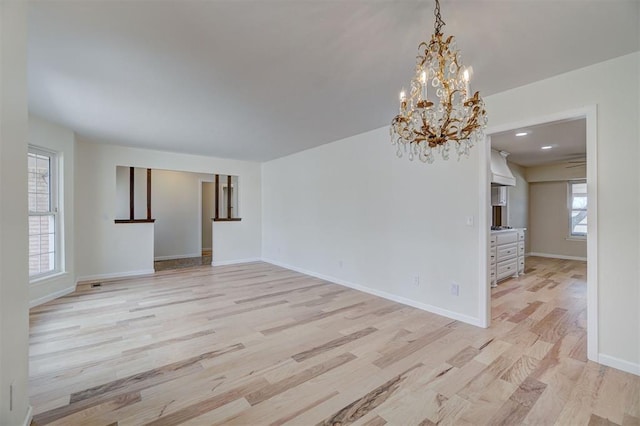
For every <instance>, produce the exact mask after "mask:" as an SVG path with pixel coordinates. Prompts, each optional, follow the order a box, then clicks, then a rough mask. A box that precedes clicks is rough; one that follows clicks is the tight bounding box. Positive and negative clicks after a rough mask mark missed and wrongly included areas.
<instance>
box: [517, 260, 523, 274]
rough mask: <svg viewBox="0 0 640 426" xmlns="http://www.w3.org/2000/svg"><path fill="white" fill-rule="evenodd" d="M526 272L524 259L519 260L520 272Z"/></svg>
mask: <svg viewBox="0 0 640 426" xmlns="http://www.w3.org/2000/svg"><path fill="white" fill-rule="evenodd" d="M523 271H524V257H523V258H521V259H519V260H518V272H523Z"/></svg>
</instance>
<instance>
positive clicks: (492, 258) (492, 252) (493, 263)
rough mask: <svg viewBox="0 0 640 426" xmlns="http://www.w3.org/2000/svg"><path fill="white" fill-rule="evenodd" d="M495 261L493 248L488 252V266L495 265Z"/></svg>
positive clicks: (494, 249)
mask: <svg viewBox="0 0 640 426" xmlns="http://www.w3.org/2000/svg"><path fill="white" fill-rule="evenodd" d="M497 260H498V259H497V257H496V248H495V247H493V248H492V249H491V250H489V265H495V264H496V261H497Z"/></svg>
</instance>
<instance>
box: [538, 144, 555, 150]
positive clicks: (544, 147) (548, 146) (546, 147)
mask: <svg viewBox="0 0 640 426" xmlns="http://www.w3.org/2000/svg"><path fill="white" fill-rule="evenodd" d="M551 148H553V147H552V146H551V145H546V146H543V147H542V148H540V149H551Z"/></svg>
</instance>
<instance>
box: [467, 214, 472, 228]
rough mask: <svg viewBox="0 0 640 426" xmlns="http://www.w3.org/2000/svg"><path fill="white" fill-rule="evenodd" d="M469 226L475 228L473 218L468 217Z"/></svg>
mask: <svg viewBox="0 0 640 426" xmlns="http://www.w3.org/2000/svg"><path fill="white" fill-rule="evenodd" d="M467 226H473V216H467Z"/></svg>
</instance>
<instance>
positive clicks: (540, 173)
mask: <svg viewBox="0 0 640 426" xmlns="http://www.w3.org/2000/svg"><path fill="white" fill-rule="evenodd" d="M554 126H555V127H556V130H558V129H559V131H560V130H562V129H564V130H566V129H568V128H571V127H573V128H574V129H575V128H579V127H580V126H582V135H583V136H582V141H581V142H580V143H582V145H583V147H584V148H583V150H582V151H580V150H579V149H576V143H577V142H576V141H571V143H569V144H567V146H565V147H563V146H562V145H563V143H562V137H563V135H561V134H559V133H558V134H557V135H556V137H553V138H551V137H549V136H548V135H546V136H545V138H546V139H547V142H545V143H544V144H543V145H540V146H537V147H536V149H537V152H532V153H531V157H532V158H530V159H529V163H527V159H526V158H525V157H526V155H521V154H525V152H524V151H525V149H524V148H526V145H527V142H526V141H527V138H528V137H530V136H532V135H533V134H535V133H538V134H544V133H545V131H546V130H553V128H554ZM486 133H487V135H488V136H487V146H486V152H485V154H486V156H485V158H481V160H480V161H481V171H482V173H486V174H487V175H486V176H484V178H485V180H486V187H485V190H484V191H483V193H484V196H483V197H481V199H482V200H481V205H482V208H481V212H484V213H482V216H483V217H484V219H485V220H484V221H483V222H481V223H486V224H487V229H486V230H481V231H480V233H481V234H480V240H481V250H480V251H481V253H486V256H484V257H483V258H484V259H489V257H490V255H491V253H492V248H491V245H490V244H491V241H492V240H493V239H495V236H494V234H491V232H490V231H489V229H488V228H489V226H490V225H491V219H492V216H494V215H492V204H491V201H490V186H491V184H490V176H491V171H490V165H489V163H490V161H489V157H490V154H491V151H490V149H491V148H497V149H498V150H502V151H507V150H506V149H505V147H506V145H505V139H507V136H509V137H510V138H511V139H512V141H513V142H514V143H515V142H517V143H518V144H517V145H514V144H512V145H511V150H512V151H513V153H512V155H513V157H512V158H511V159H512V160H513V164H516V165H515V166H514V169H516V170H515V172H514V176H515V180H516V188H517V187H518V185H517V183H518V182H520V183H521V188H519V190H514V191H512V192H514V194H513V195H515V199H517V200H518V199H519V200H520V202H521V201H522V199H523V197H525V198H526V202H527V203H528V204H529V205H528V206H526V208H523V206H522V205H519V206H516V205H513V206H511V207H510V206H509V201H507V203H506V206H505V207H504V210H501V214H502V219H503V222H504V221H506V224H505V225H506V226H507V227H508V226H510V223H514V224H515V225H516V226H517V227H518V228H525V227H526V228H527V231H528V235H527V236H526V239H527V241H526V249H525V252H526V254H527V255H529V256H530V261H529V262H527V261H526V259H527V258H528V257H525V262H526V264H528V265H529V267H530V268H529V272H530V275H529V277H527V269H528V268H527V266H525V268H524V272H525V273H524V275H521V276H518V277H517V278H516V277H514V278H507V279H506V280H504V281H501V282H500V283H498V287H497V288H496V289H493V290H492V289H491V288H490V283H491V278H490V274H491V271H492V270H493V269H492V265H491V263H490V261H489V260H487V267H486V269H485V270H484V272H485V273H483V276H482V277H481V282H482V283H483V284H482V288H481V289H480V294H481V302H480V309H481V318H484V319H485V320H486V323H485V325H486V326H489V325H490V322H491V318H492V294H494V297H495V294H496V293H498V292H501V291H502V292H504V291H507V290H508V286H509V284H510V283H511V284H512V285H516V283H519V285H526V286H528V291H531V290H540V289H544V288H547V290H549V289H553V288H555V287H553V286H556V287H558V286H560V284H556V282H555V281H557V280H554V279H552V278H551V277H552V276H553V274H554V272H553V271H552V270H546V271H545V272H544V275H545V276H547V278H548V279H547V281H545V279H539V280H537V282H534V280H533V276H534V274H535V271H533V270H532V269H531V268H538V270H540V269H541V268H543V267H545V268H548V267H549V265H551V267H553V265H555V266H557V267H560V268H564V269H566V270H567V271H568V270H569V268H570V266H571V265H574V266H575V265H578V266H579V265H580V263H579V262H580V261H582V262H583V263H584V261H586V264H585V266H587V265H588V267H585V268H583V269H584V272H583V273H580V272H576V273H573V274H570V275H569V276H568V279H569V280H573V281H575V282H571V283H569V284H567V283H565V284H563V285H567V286H568V287H570V288H571V289H572V290H574V291H578V289H579V285H578V284H576V283H577V282H578V281H580V277H581V276H582V275H584V282H585V287H586V288H585V289H584V292H585V295H584V296H585V299H586V300H585V304H586V318H585V321H586V326H587V330H586V340H587V345H586V346H587V351H586V352H587V356H588V358H589V359H591V360H597V352H598V351H597V347H598V346H597V341H598V329H597V285H598V283H597V251H596V247H597V221H596V214H597V208H596V206H597V186H596V183H597V175H596V171H597V168H596V161H597V158H596V155H595V154H596V137H597V134H596V108H595V106H593V107H587V108H583V109H581V110H576V111H569V112H566V113H560V114H555V115H553V116H548V117H541V118H539V119H532V120H528V121H525V122H518V123H511V124H507V125H502V126H496V127H493V128H489V129H488V130H487V132H486ZM516 134H518V136H515V135H516ZM565 136H566V135H565ZM530 139H533V138H530ZM572 144H573V145H572ZM529 148H530V147H529ZM554 150H555V154H557V155H555V157H556V159H555V160H554V161H551V162H547V165H546V166H545V165H544V161H543V160H544V158H545V156H546V157H548V158H551V157H553V156H552V155H547V154H551V153H552V152H554ZM481 157H482V156H481ZM536 162H538V164H533V163H536ZM517 163H520V164H517ZM551 163H553V164H551ZM485 167H486V169H484V168H485ZM545 167H546V169H545ZM528 169H532V170H528ZM536 169H537V170H536ZM528 172H529V173H528ZM545 176H546V177H545ZM523 186H524V188H523ZM551 194H555V196H554V197H555V201H554V203H555V204H556V207H554V209H555V214H556V216H557V215H558V214H563V212H564V216H563V217H556V219H557V220H560V221H561V222H562V223H561V225H563V226H564V228H565V229H566V230H567V232H566V233H562V231H558V229H559V228H557V227H556V228H554V226H555V225H554V226H551V224H550V223H548V222H545V220H547V219H545V217H547V218H548V217H549V214H550V213H551V210H552V208H551V207H550V206H549V205H545V204H544V203H547V204H548V203H549V202H551V198H550V197H551ZM563 194H564V195H563ZM507 197H508V199H509V196H508V195H507ZM541 200H542V203H541ZM587 200H588V202H587ZM558 203H559V204H558ZM558 223H560V222H558ZM523 224H526V226H524V225H523ZM585 231H586V232H585ZM554 233H555V234H556V237H557V238H556V240H557V241H556V242H555V243H558V242H560V243H561V244H560V245H555V246H554V244H555V243H554V242H551V245H547V246H544V245H543V244H542V242H543V241H544V240H545V238H547V237H548V236H549V235H554ZM581 244H582V245H583V248H582V249H581V250H582V251H580V250H579V251H577V252H575V251H574V252H573V253H571V252H569V253H567V254H564V255H563V252H562V250H566V249H568V248H569V249H576V247H578V246H580V245H581ZM553 247H556V248H555V249H554V248H553ZM554 259H555V260H554ZM556 260H557V262H556ZM563 262H564V263H563ZM571 262H578V263H573V264H572V263H571ZM493 267H495V266H493ZM480 269H481V270H483V268H482V267H481V268H480ZM578 269H580V268H578ZM558 278H560V275H559V276H558ZM527 280H529V281H527ZM586 283H588V285H587V284H586ZM571 286H573V287H571ZM547 290H545V291H547ZM482 296H484V297H482ZM531 309H534V308H531Z"/></svg>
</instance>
